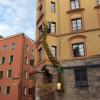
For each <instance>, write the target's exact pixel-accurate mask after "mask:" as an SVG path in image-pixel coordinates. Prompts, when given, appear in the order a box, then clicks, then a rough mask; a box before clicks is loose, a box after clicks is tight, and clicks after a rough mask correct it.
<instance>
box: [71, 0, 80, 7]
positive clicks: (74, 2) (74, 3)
mask: <svg viewBox="0 0 100 100" xmlns="http://www.w3.org/2000/svg"><path fill="white" fill-rule="evenodd" d="M70 2H71V9H79V8H80V3H79V0H71V1H70Z"/></svg>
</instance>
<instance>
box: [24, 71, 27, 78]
mask: <svg viewBox="0 0 100 100" xmlns="http://www.w3.org/2000/svg"><path fill="white" fill-rule="evenodd" d="M24 78H25V80H27V79H28V73H27V71H24Z"/></svg>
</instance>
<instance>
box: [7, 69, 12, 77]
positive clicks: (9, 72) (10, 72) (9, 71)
mask: <svg viewBox="0 0 100 100" xmlns="http://www.w3.org/2000/svg"><path fill="white" fill-rule="evenodd" d="M7 77H8V78H11V77H12V70H8V72H7Z"/></svg>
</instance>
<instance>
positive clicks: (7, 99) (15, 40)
mask: <svg viewBox="0 0 100 100" xmlns="http://www.w3.org/2000/svg"><path fill="white" fill-rule="evenodd" d="M34 52H35V45H34V41H33V40H31V39H30V38H28V37H27V36H26V35H24V33H21V34H16V35H13V36H10V37H6V38H3V37H2V36H0V100H32V98H34V96H33V94H34V81H32V79H33V66H34V65H35V60H34V56H35V53H34Z"/></svg>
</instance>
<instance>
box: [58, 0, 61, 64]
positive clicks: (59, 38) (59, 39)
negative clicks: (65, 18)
mask: <svg viewBox="0 0 100 100" xmlns="http://www.w3.org/2000/svg"><path fill="white" fill-rule="evenodd" d="M58 35H59V37H58V46H59V63H60V65H61V37H60V35H61V33H60V0H58Z"/></svg>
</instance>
